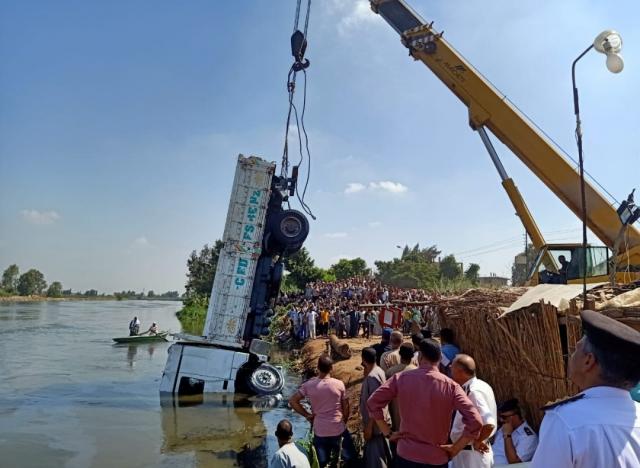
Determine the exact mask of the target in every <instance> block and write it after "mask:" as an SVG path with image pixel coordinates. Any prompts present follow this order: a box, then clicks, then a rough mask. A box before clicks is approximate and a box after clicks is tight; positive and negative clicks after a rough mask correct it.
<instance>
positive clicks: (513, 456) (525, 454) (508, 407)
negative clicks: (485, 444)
mask: <svg viewBox="0 0 640 468" xmlns="http://www.w3.org/2000/svg"><path fill="white" fill-rule="evenodd" d="M498 421H499V422H500V423H502V426H501V427H500V429H498V431H497V432H496V437H495V440H494V442H493V444H492V448H493V463H495V465H494V466H505V465H509V464H512V463H521V462H528V461H531V459H532V458H533V454H534V453H535V451H536V447H537V446H538V436H537V434H536V433H535V432H534V430H533V429H531V426H529V424H528V423H527V421H525V420H524V418H523V417H522V409H521V408H520V405H519V403H518V400H517V399H516V398H513V399H511V400H507V401H505V402H503V403H501V404H500V405H499V406H498Z"/></svg>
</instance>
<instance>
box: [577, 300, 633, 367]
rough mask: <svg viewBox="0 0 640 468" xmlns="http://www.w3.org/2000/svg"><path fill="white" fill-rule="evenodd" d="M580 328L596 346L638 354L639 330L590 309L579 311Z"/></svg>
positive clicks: (631, 354)
mask: <svg viewBox="0 0 640 468" xmlns="http://www.w3.org/2000/svg"><path fill="white" fill-rule="evenodd" d="M580 317H581V318H582V330H583V331H584V334H585V335H587V338H588V339H589V342H591V343H592V344H593V345H594V346H595V347H596V348H599V349H602V350H603V351H605V350H611V351H616V352H618V353H622V354H627V353H628V355H629V357H631V356H638V355H639V354H640V332H637V331H636V330H634V329H633V328H631V327H630V326H628V325H625V324H623V323H621V322H618V321H617V320H614V319H612V318H611V317H607V316H606V315H603V314H600V313H598V312H594V311H592V310H583V311H582V312H580Z"/></svg>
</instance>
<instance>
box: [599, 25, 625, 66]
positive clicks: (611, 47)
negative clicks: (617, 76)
mask: <svg viewBox="0 0 640 468" xmlns="http://www.w3.org/2000/svg"><path fill="white" fill-rule="evenodd" d="M593 47H594V48H595V49H596V50H597V51H598V52H600V53H602V54H605V55H606V56H607V62H606V63H607V69H608V70H609V71H610V72H611V73H620V72H621V71H622V69H623V68H624V61H623V60H622V56H621V55H620V51H621V50H622V37H620V34H618V33H617V32H616V31H614V30H612V29H607V30H606V31H602V32H601V33H600V34H598V36H597V37H596V38H595V40H594V41H593Z"/></svg>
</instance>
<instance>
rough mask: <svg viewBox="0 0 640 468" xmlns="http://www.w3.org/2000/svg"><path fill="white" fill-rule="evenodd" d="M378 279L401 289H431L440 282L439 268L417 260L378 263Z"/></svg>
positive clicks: (397, 259)
mask: <svg viewBox="0 0 640 468" xmlns="http://www.w3.org/2000/svg"><path fill="white" fill-rule="evenodd" d="M375 265H376V268H377V269H378V273H377V274H376V277H377V279H378V280H380V281H381V282H383V283H385V284H390V285H392V286H397V287H401V288H423V289H426V288H429V287H431V286H433V285H434V284H436V283H437V281H438V267H437V266H436V264H434V263H430V262H427V261H425V260H424V259H422V260H416V259H409V260H407V259H404V260H403V259H399V258H394V259H393V260H391V261H380V260H378V261H376V262H375Z"/></svg>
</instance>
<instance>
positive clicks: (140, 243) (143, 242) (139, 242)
mask: <svg viewBox="0 0 640 468" xmlns="http://www.w3.org/2000/svg"><path fill="white" fill-rule="evenodd" d="M133 243H134V244H135V245H137V246H139V247H145V246H147V245H149V240H148V239H147V238H146V237H145V236H140V237H138V238H136V240H134V241H133Z"/></svg>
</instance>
